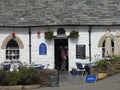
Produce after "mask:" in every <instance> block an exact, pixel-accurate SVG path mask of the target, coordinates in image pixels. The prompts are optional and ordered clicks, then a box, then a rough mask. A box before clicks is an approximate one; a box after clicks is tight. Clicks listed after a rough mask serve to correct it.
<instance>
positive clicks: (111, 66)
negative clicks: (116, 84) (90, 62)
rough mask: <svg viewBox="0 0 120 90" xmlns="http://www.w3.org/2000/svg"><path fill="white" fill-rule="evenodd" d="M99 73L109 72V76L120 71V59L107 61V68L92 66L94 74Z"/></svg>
mask: <svg viewBox="0 0 120 90" xmlns="http://www.w3.org/2000/svg"><path fill="white" fill-rule="evenodd" d="M98 73H107V75H108V76H109V75H113V74H116V73H120V61H107V68H102V67H101V68H100V67H93V68H91V74H92V75H97V74H98Z"/></svg>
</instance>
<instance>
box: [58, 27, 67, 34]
mask: <svg viewBox="0 0 120 90" xmlns="http://www.w3.org/2000/svg"><path fill="white" fill-rule="evenodd" d="M61 34H62V35H64V34H65V30H64V28H59V29H58V30H57V35H61Z"/></svg>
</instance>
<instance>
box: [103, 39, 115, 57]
mask: <svg viewBox="0 0 120 90" xmlns="http://www.w3.org/2000/svg"><path fill="white" fill-rule="evenodd" d="M111 46H112V52H114V42H113V40H111ZM102 57H105V40H104V42H103V44H102Z"/></svg>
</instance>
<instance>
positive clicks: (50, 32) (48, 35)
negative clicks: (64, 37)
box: [45, 31, 53, 40]
mask: <svg viewBox="0 0 120 90" xmlns="http://www.w3.org/2000/svg"><path fill="white" fill-rule="evenodd" d="M45 39H49V40H51V39H53V32H52V31H47V32H45Z"/></svg>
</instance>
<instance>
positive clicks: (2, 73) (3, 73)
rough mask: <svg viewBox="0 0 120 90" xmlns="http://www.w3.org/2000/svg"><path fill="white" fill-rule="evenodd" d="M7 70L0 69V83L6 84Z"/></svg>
mask: <svg viewBox="0 0 120 90" xmlns="http://www.w3.org/2000/svg"><path fill="white" fill-rule="evenodd" d="M6 75H7V72H6V71H5V70H0V85H6V79H5V77H6Z"/></svg>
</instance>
